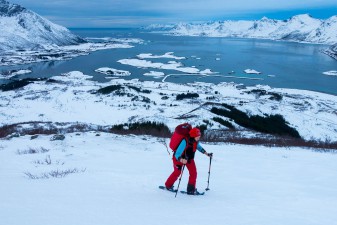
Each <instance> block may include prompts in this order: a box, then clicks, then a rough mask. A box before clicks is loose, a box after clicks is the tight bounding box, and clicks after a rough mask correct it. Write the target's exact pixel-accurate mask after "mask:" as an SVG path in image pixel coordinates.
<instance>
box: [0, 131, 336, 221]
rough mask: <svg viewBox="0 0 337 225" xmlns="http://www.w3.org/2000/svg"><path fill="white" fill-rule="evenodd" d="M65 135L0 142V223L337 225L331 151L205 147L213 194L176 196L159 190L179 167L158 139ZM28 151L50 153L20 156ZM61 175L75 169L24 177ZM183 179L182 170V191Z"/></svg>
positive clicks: (201, 172)
mask: <svg viewBox="0 0 337 225" xmlns="http://www.w3.org/2000/svg"><path fill="white" fill-rule="evenodd" d="M98 135H99V136H98ZM65 136H66V138H65V139H64V140H63V141H50V138H51V136H46V135H40V136H38V137H37V138H36V139H33V140H31V137H30V136H23V137H19V138H13V139H11V140H1V141H0V180H1V185H0V199H1V201H0V221H1V224H10V225H22V224H34V225H45V224H48V225H60V224H62V225H73V224H81V225H86V224H88V225H92V224H100V225H105V224H107V225H108V224H109V225H110V224H121V225H128V224H130V225H134V224H147V225H152V224H153V225H157V224H163V225H165V224H167V225H171V224H175V223H182V224H185V225H192V224H193V225H203V224H231V225H247V224H258V225H285V224H287V225H299V224H305V225H327V224H335V222H336V220H337V213H336V212H337V211H336V208H337V189H336V186H337V183H336V181H337V164H336V160H337V155H336V154H333V153H322V152H315V151H311V150H306V149H299V148H290V149H285V148H267V147H258V146H242V145H228V144H218V145H210V144H203V147H204V148H205V149H206V150H207V151H209V152H213V153H214V158H213V161H212V167H211V176H210V185H209V187H210V191H208V192H207V193H206V194H205V195H204V196H187V195H182V194H180V193H179V194H178V195H177V197H176V198H174V193H171V192H167V191H163V190H160V189H158V185H163V183H164V182H165V180H166V178H167V176H168V175H169V174H170V173H171V172H172V169H173V168H172V165H171V158H170V157H171V156H170V155H169V154H168V153H167V151H166V148H165V147H164V145H163V144H161V143H160V141H159V140H158V139H156V138H152V137H147V136H139V137H136V136H118V135H113V134H107V133H99V134H98V133H94V132H87V133H71V134H66V135H65ZM166 142H168V140H166ZM29 149H35V150H41V149H44V153H35V154H23V153H24V152H25V151H27V150H29ZM19 153H20V154H19ZM196 163H197V168H198V180H197V187H198V189H199V190H200V191H202V190H203V189H205V188H206V187H207V176H208V168H209V158H208V157H206V156H204V155H201V154H199V153H197V155H196ZM55 171H56V172H55ZM57 171H58V172H57ZM64 171H76V172H75V173H71V174H68V175H67V176H65V177H63V178H54V177H50V178H48V179H46V178H44V179H30V178H29V177H28V176H27V175H26V173H30V174H31V175H34V176H41V175H43V174H48V173H50V172H54V174H60V173H62V172H64ZM187 178H188V174H187V170H186V171H185V172H184V174H183V178H182V181H181V185H180V189H181V190H184V189H186V185H187Z"/></svg>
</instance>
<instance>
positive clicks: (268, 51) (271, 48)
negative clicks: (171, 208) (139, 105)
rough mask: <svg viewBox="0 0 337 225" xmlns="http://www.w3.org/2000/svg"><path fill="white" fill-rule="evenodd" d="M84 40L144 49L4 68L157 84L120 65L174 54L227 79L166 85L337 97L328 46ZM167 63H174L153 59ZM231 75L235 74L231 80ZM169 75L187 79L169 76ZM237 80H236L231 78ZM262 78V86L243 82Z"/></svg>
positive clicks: (117, 32)
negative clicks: (103, 70)
mask: <svg viewBox="0 0 337 225" xmlns="http://www.w3.org/2000/svg"><path fill="white" fill-rule="evenodd" d="M71 30H72V31H73V32H74V33H75V34H77V35H79V36H82V37H114V38H140V39H142V40H144V43H143V44H135V45H134V46H135V47H134V48H128V49H109V50H102V51H96V52H92V53H90V54H89V55H87V56H80V57H76V58H74V59H71V60H66V61H51V62H41V63H33V64H26V65H20V66H11V67H0V70H4V69H17V68H20V69H25V68H29V69H31V70H32V71H33V73H30V74H26V75H22V76H21V77H20V78H26V77H50V76H53V75H59V74H61V73H65V72H69V71H74V70H79V71H82V72H84V73H85V74H88V75H92V76H94V78H93V79H94V80H97V81H100V82H107V81H109V80H108V79H105V76H104V75H102V74H99V73H97V72H95V71H94V70H96V69H98V68H100V67H111V68H115V69H121V70H127V71H130V72H131V73H132V75H131V76H129V77H124V78H125V79H134V78H138V79H140V80H156V81H161V80H160V79H159V80H158V79H155V78H153V77H149V76H144V75H143V74H144V73H146V72H149V71H151V70H152V71H160V70H158V69H153V68H149V69H139V68H136V67H132V66H129V65H122V64H120V63H118V62H117V61H118V60H120V59H125V58H135V57H136V55H138V54H140V53H152V54H154V55H162V54H165V53H166V52H174V55H175V56H179V57H186V59H183V60H179V61H180V62H182V63H183V64H184V66H187V67H192V66H195V67H196V68H198V69H200V70H204V69H211V70H212V71H214V72H218V73H219V74H218V75H221V76H216V77H215V76H209V77H207V76H201V75H197V76H171V77H169V78H168V79H167V80H166V82H175V83H187V82H194V81H198V82H210V83H219V82H235V83H240V84H244V85H257V84H263V85H269V86H271V87H281V88H294V89H304V90H313V91H318V92H324V93H330V94H334V95H337V76H327V75H323V74H322V73H323V72H326V71H330V70H337V61H336V60H334V59H332V58H331V57H329V56H327V55H325V54H323V53H322V50H324V49H326V48H328V46H326V45H314V44H302V43H293V42H282V41H271V40H258V39H242V38H214V37H181V36H179V37H176V36H167V35H162V34H154V33H148V32H145V31H142V30H135V29H71ZM148 60H152V61H155V62H165V63H167V62H168V61H170V60H172V59H148ZM245 69H254V70H257V71H259V72H262V74H260V75H256V74H245V73H244V72H243V71H244V70H245ZM231 71H234V72H235V73H233V74H229V73H230V72H231ZM162 72H164V73H165V74H176V73H181V72H178V71H168V70H163V71H162ZM229 76H231V77H229ZM242 77H247V78H260V80H251V79H242Z"/></svg>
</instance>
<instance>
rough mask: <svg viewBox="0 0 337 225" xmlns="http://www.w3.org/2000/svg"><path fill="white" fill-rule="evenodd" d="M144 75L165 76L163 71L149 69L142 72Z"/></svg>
mask: <svg viewBox="0 0 337 225" xmlns="http://www.w3.org/2000/svg"><path fill="white" fill-rule="evenodd" d="M144 76H152V77H154V78H162V77H163V76H165V73H163V72H158V71H150V72H149V73H144Z"/></svg>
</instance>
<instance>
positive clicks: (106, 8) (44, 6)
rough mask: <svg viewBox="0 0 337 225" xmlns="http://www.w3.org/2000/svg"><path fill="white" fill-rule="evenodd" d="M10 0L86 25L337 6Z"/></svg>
mask: <svg viewBox="0 0 337 225" xmlns="http://www.w3.org/2000/svg"><path fill="white" fill-rule="evenodd" d="M13 3H17V4H20V5H22V6H24V7H26V8H28V9H31V10H32V11H35V12H37V13H38V14H40V15H42V16H44V17H46V18H49V19H51V20H52V21H53V22H56V23H60V24H61V25H64V26H71V27H75V26H78V27H81V26H84V25H86V24H87V25H88V26H90V27H91V25H92V26H102V27H107V26H115V25H116V24H119V25H120V26H124V25H126V24H129V25H131V26H136V25H138V26H139V25H142V24H149V23H162V22H165V21H166V22H179V21H194V20H212V19H215V18H216V19H222V18H223V19H229V18H230V17H233V18H247V19H249V16H252V15H257V14H258V15H260V14H262V13H267V12H271V11H272V12H277V11H285V10H298V9H312V8H318V7H320V8H324V7H325V8H329V7H330V8H331V7H334V8H335V9H337V1H336V0H305V1H303V0H292V1H290V0H288V1H279V0H255V1H247V0H146V1H140V0H95V1H93V0H90V1H89V0H81V1H78V0H57V1H51V0H49V1H46V0H34V1H31V0H15V1H14V0H13ZM259 13H260V14H259ZM308 13H310V11H308ZM330 16H331V15H330ZM327 17H328V16H327ZM284 19H286V18H284ZM109 20H111V21H109ZM99 24H101V25H99Z"/></svg>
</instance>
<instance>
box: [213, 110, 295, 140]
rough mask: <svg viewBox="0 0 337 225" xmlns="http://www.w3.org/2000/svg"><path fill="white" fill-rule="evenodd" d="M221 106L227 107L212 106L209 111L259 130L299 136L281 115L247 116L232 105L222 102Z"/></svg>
mask: <svg viewBox="0 0 337 225" xmlns="http://www.w3.org/2000/svg"><path fill="white" fill-rule="evenodd" d="M222 106H223V107H225V108H227V109H220V108H216V107H213V108H212V109H211V112H212V113H214V114H216V115H219V116H225V117H228V118H230V119H232V120H234V121H235V123H237V124H239V125H240V126H243V127H246V128H249V129H253V130H256V131H259V132H263V133H269V134H277V135H282V136H290V137H295V138H300V135H299V133H298V131H297V130H296V129H294V128H292V127H290V126H288V123H287V122H286V121H285V119H284V118H283V116H282V115H269V116H268V115H266V116H265V117H262V116H258V115H256V116H248V115H247V114H246V113H244V112H242V111H240V110H238V109H236V108H235V107H233V106H230V105H227V104H222Z"/></svg>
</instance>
